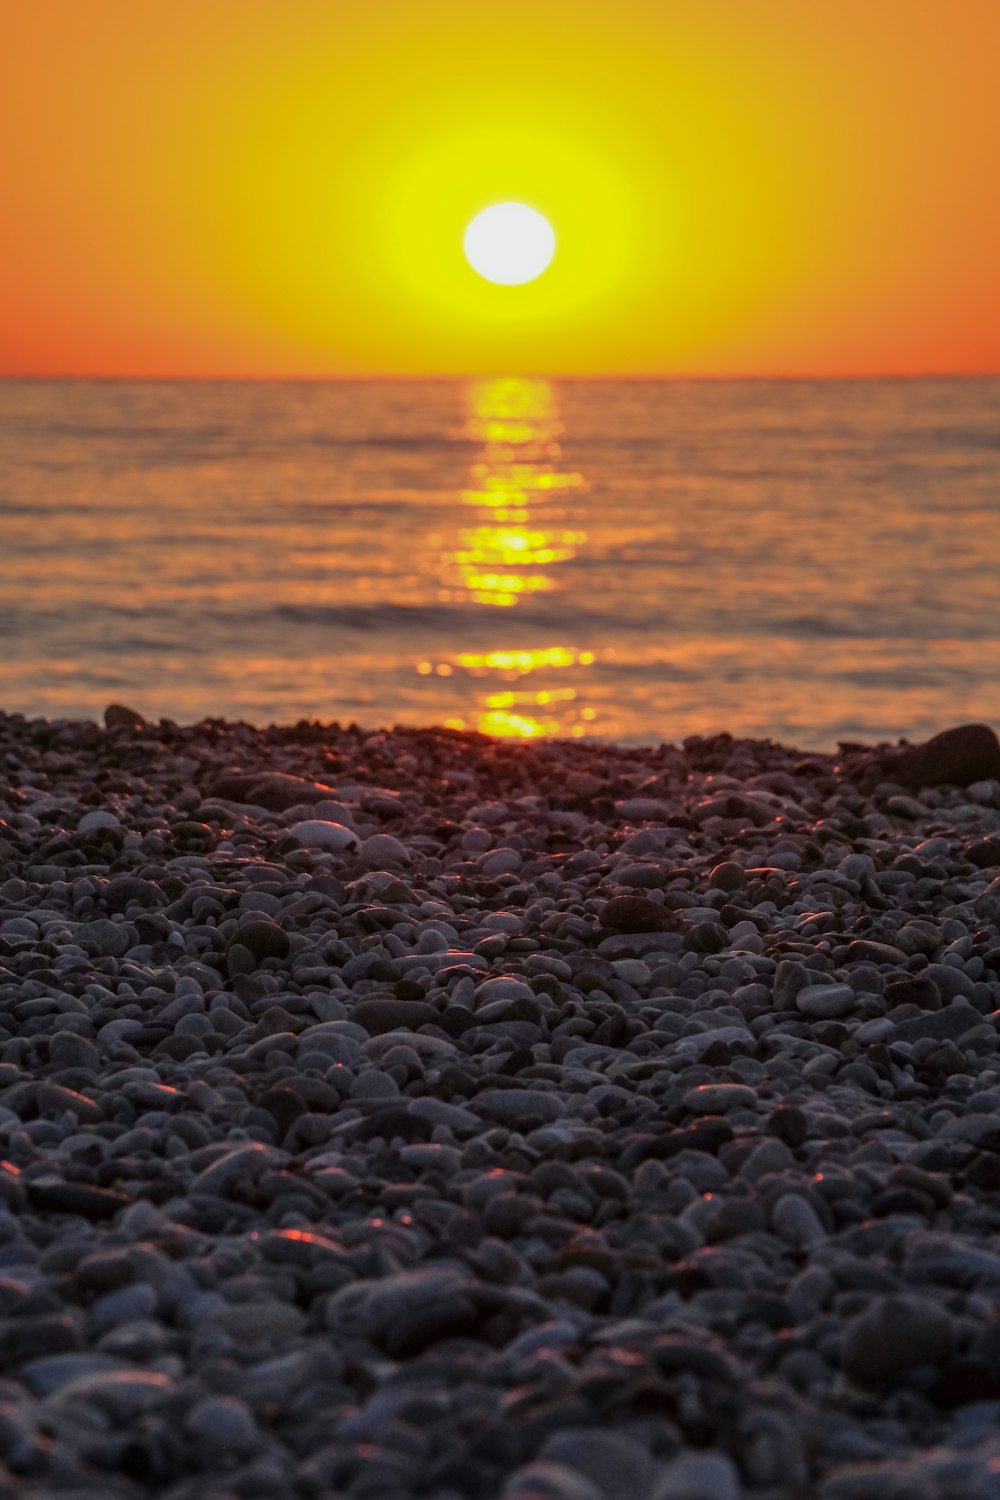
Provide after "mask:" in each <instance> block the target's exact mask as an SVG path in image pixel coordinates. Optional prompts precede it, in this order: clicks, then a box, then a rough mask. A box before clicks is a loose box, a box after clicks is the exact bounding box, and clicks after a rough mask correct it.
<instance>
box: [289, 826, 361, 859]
mask: <svg viewBox="0 0 1000 1500" xmlns="http://www.w3.org/2000/svg"><path fill="white" fill-rule="evenodd" d="M288 833H289V837H290V838H293V839H294V840H295V842H296V843H297V844H299V845H301V847H302V848H303V849H330V850H333V851H334V852H335V853H340V852H342V851H343V850H345V849H357V848H358V847H359V840H358V836H357V834H356V833H355V832H354V830H353V829H351V828H345V827H344V825H343V823H326V822H324V821H323V820H322V819H321V818H305V819H304V820H303V821H302V822H301V823H293V824H292V826H291V828H289V830H288Z"/></svg>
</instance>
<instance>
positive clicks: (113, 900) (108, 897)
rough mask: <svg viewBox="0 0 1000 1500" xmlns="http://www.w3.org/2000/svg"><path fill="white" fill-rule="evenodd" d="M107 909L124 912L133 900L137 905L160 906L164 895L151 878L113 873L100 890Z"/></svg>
mask: <svg viewBox="0 0 1000 1500" xmlns="http://www.w3.org/2000/svg"><path fill="white" fill-rule="evenodd" d="M100 899H101V900H102V901H103V902H104V905H105V906H106V907H107V909H108V911H117V912H124V911H125V910H126V908H127V907H128V905H129V903H130V902H132V901H134V902H136V903H137V904H138V905H139V906H147V907H148V906H162V905H163V903H164V901H165V900H166V897H165V896H164V894H163V892H162V891H161V890H160V887H159V886H158V885H154V884H153V882H152V881H151V880H142V879H140V877H139V876H138V875H115V876H114V877H113V878H112V879H111V880H109V881H108V883H107V885H106V886H104V888H103V889H102V890H101V892H100Z"/></svg>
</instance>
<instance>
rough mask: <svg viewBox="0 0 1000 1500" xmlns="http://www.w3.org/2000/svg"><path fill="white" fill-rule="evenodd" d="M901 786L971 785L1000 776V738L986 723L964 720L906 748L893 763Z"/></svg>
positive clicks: (892, 770) (893, 774)
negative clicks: (965, 722)
mask: <svg viewBox="0 0 1000 1500" xmlns="http://www.w3.org/2000/svg"><path fill="white" fill-rule="evenodd" d="M891 774H892V776H893V778H894V779H895V780H896V781H898V782H899V783H900V785H901V786H907V787H914V788H917V787H924V786H941V785H944V784H948V785H951V786H969V785H971V783H972V782H973V781H989V780H991V779H993V778H994V777H1000V741H998V740H997V737H996V735H995V734H994V732H993V730H992V729H990V728H989V727H988V726H987V725H986V724H961V725H959V726H958V728H956V729H946V730H944V731H943V733H941V734H936V735H935V736H934V738H933V739H931V740H928V741H927V742H926V744H923V745H914V746H913V747H912V748H911V749H907V750H904V751H903V752H902V753H901V754H900V756H899V759H898V760H897V761H895V764H894V765H893V766H892V767H891Z"/></svg>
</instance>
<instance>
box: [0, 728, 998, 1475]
mask: <svg viewBox="0 0 1000 1500" xmlns="http://www.w3.org/2000/svg"><path fill="white" fill-rule="evenodd" d="M109 723H110V727H108V728H104V727H98V726H96V725H88V724H69V723H58V722H57V723H46V722H25V721H24V720H23V719H21V718H19V717H17V716H6V717H5V716H2V715H0V1151H2V1155H3V1156H4V1158H5V1161H4V1163H3V1166H2V1168H0V1493H2V1494H4V1495H6V1494H11V1495H18V1496H28V1497H32V1496H39V1497H41V1496H49V1495H71V1496H73V1497H75V1500H97V1497H101V1500H105V1497H110V1500H117V1497H121V1500H125V1497H128V1500H133V1497H135V1500H138V1497H141V1496H148V1495H149V1494H150V1493H156V1494H158V1495H164V1496H169V1497H175V1500H182V1497H183V1500H196V1497H197V1500H211V1497H215V1496H218V1497H220V1500H221V1497H223V1496H227V1497H229V1496H237V1497H246V1500H253V1497H271V1496H275V1497H278V1496H282V1497H284V1496H301V1497H306V1500H309V1497H315V1500H320V1497H328V1496H329V1497H337V1496H343V1497H351V1500H405V1497H409V1496H414V1497H417V1496H420V1497H427V1500H474V1497H481V1500H493V1497H503V1500H625V1497H629V1500H740V1497H758V1500H766V1497H770V1500H777V1497H786V1496H788V1497H790V1496H800V1497H803V1500H804V1497H807V1496H808V1497H813V1496H818V1497H820V1500H870V1497H875V1496H878V1497H879V1500H921V1497H959V1496H961V1497H962V1500H995V1497H996V1496H997V1494H998V1493H1000V1490H998V1486H1000V1480H998V1474H1000V1317H998V1316H997V1310H998V1306H1000V1198H998V1196H997V1189H998V1188H1000V1088H998V1084H1000V1053H998V1048H1000V1034H998V1032H1000V1010H998V1007H1000V781H998V780H996V779H994V777H993V776H992V775H985V776H980V777H979V779H975V778H976V776H977V773H978V772H979V771H983V770H985V771H987V772H989V771H990V770H991V762H990V760H989V756H990V755H991V754H992V753H993V749H994V747H995V745H996V742H995V740H994V739H992V737H991V736H987V737H986V738H985V739H983V738H982V736H980V740H979V748H980V750H981V751H982V753H983V755H984V756H985V761H982V759H980V760H979V761H977V759H976V757H975V755H973V756H972V759H971V760H968V758H967V759H966V760H965V761H962V762H961V764H960V773H959V774H960V775H961V779H963V780H965V781H968V782H970V783H971V784H968V785H966V786H964V787H961V788H959V787H956V786H954V785H948V784H944V785H921V784H920V782H921V774H918V773H914V772H913V770H912V761H910V762H907V763H906V764H905V765H904V767H903V771H904V774H903V777H902V779H901V780H897V781H892V780H888V779H886V778H887V776H888V775H889V773H890V771H891V769H892V765H893V764H896V765H897V766H898V764H899V763H898V761H897V762H892V761H891V759H886V760H882V761H880V760H879V759H878V757H877V756H875V757H873V756H872V755H871V754H870V753H867V752H862V751H859V750H858V749H857V748H853V749H852V750H851V751H850V752H848V754H847V757H846V759H845V763H844V767H843V768H842V767H841V766H840V765H838V762H837V759H836V758H834V757H827V756H823V755H802V754H801V753H799V752H797V751H795V750H789V749H784V748H781V747H779V746H775V745H772V744H770V743H767V742H747V741H734V740H731V739H729V737H728V736H720V737H717V738H714V739H707V740H697V741H692V742H688V743H687V744H686V745H685V747H684V748H673V747H669V746H663V747H661V748H658V749H626V748H621V747H615V746H604V745H589V744H582V743H579V742H572V743H568V742H552V743H542V744H537V745H522V744H514V745H512V744H504V743H497V742H492V741H488V740H485V739H482V738H479V737H477V736H475V735H463V734H458V733H452V732H448V731H444V730H436V731H432V730H427V731H423V730H419V731H418V730H397V731H394V732H392V733H370V732H363V731H361V730H358V729H356V728H354V727H353V726H352V727H350V728H348V729H341V728H338V727H337V726H326V727H321V726H318V725H300V726H298V727H297V728H291V729H272V730H267V731H256V730H252V729H250V728H249V727H247V726H245V725H230V724H225V723H223V722H215V721H212V722H208V723H206V724H202V725H200V726H197V727H196V728H192V729H180V728H178V727H176V726H174V725H172V724H169V723H163V724H161V725H159V726H155V727H154V726H151V725H145V724H143V723H142V721H141V720H139V719H138V717H137V716H134V715H132V716H130V715H128V714H127V712H126V711H124V710H118V711H116V712H115V713H112V714H111V715H110V716H109ZM966 749H968V746H967V745H966ZM998 753H1000V752H998ZM929 759H930V761H931V762H933V763H934V764H936V765H937V770H935V771H934V772H933V774H934V776H939V775H940V763H939V762H934V756H933V755H932V756H930V757H929ZM946 759H947V757H946ZM926 761H927V757H925V763H926ZM880 767H881V768H882V769H881V770H880ZM945 769H947V766H946V767H945ZM930 774H931V773H927V775H928V778H929V777H930ZM880 777H881V779H880Z"/></svg>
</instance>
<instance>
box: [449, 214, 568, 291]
mask: <svg viewBox="0 0 1000 1500" xmlns="http://www.w3.org/2000/svg"><path fill="white" fill-rule="evenodd" d="M463 246H464V249H465V258H466V260H467V261H468V262H469V265H470V266H471V267H472V269H473V270H474V271H477V272H478V273H479V275H480V276H482V277H483V278H484V279H485V280H486V281H493V282H496V283H497V285H498V286H522V285H523V284H524V283H525V282H526V281H534V280H535V278H536V277H537V276H541V274H542V272H543V271H544V270H546V269H547V268H548V266H549V265H550V263H551V261H552V257H553V256H554V255H555V253H556V236H555V231H554V230H553V228H552V225H551V224H550V223H549V221H548V219H546V218H545V216H544V215H543V214H540V213H539V212H538V210H537V209H534V208H529V207H528V205H527V204H526V203H494V204H492V205H491V206H490V207H489V208H484V209H483V211H482V213H479V214H477V215H476V217H475V218H474V219H473V220H472V223H471V224H470V225H469V227H468V229H467V230H466V231H465V238H464V240H463Z"/></svg>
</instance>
